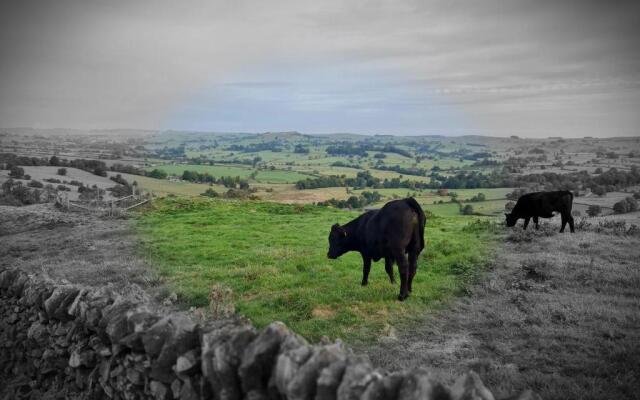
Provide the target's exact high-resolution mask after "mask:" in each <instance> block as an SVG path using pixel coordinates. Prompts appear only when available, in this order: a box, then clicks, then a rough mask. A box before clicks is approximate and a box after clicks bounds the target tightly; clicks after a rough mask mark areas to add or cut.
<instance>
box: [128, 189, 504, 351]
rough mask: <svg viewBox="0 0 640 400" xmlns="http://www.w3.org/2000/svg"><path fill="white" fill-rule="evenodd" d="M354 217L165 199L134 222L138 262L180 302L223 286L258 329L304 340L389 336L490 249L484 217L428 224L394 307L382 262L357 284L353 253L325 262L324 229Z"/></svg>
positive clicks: (444, 294)
mask: <svg viewBox="0 0 640 400" xmlns="http://www.w3.org/2000/svg"><path fill="white" fill-rule="evenodd" d="M357 215H358V214H357V213H355V212H348V211H339V210H335V209H330V208H324V207H317V206H299V205H284V204H275V203H265V202H235V201H221V200H197V201H194V200H187V199H165V200H162V201H159V202H156V203H155V204H154V206H153V208H152V209H149V210H147V211H146V212H145V213H144V214H143V215H142V216H141V217H140V218H139V221H138V230H139V232H140V234H141V235H142V237H143V238H144V239H143V240H144V246H143V248H144V252H145V254H146V256H147V257H148V258H149V259H150V260H153V263H154V264H155V265H157V269H158V272H159V273H160V275H161V276H162V277H164V278H165V279H166V280H167V281H168V283H170V284H171V285H173V286H174V287H175V289H176V291H177V294H178V297H179V299H180V301H181V302H183V303H184V304H186V305H190V306H196V307H206V306H207V305H208V303H209V296H210V295H212V296H216V295H217V294H219V293H226V289H230V290H231V293H232V294H230V295H229V298H228V299H227V300H228V301H229V302H232V303H233V304H234V305H235V308H236V310H237V311H238V312H239V313H240V314H242V315H245V316H247V317H248V318H250V319H251V320H252V321H253V322H254V323H255V324H257V325H258V326H264V325H266V324H268V323H269V322H271V321H273V320H282V321H284V322H285V323H287V324H288V325H289V326H291V327H293V328H294V329H295V330H296V331H297V332H299V333H300V334H302V335H304V336H306V337H307V338H309V339H311V340H317V339H319V338H320V337H321V336H328V337H330V338H337V337H340V338H343V339H346V340H349V341H356V340H358V341H365V340H368V339H369V338H372V337H377V336H381V335H385V334H389V332H391V331H392V330H393V325H394V324H396V323H397V322H398V321H400V320H403V319H404V318H405V317H406V316H408V315H421V314H424V313H425V312H428V311H429V310H434V309H436V308H437V307H439V306H440V305H441V304H443V303H444V302H446V301H447V300H449V299H450V298H452V297H453V296H454V295H455V294H456V293H459V292H460V290H462V289H463V288H464V287H465V285H467V284H468V283H469V282H471V281H472V280H473V279H474V277H476V276H477V274H478V273H479V272H480V271H481V270H482V268H483V266H484V265H485V259H486V257H488V256H489V254H490V253H491V249H492V248H493V243H494V242H493V234H492V233H491V231H490V230H489V227H490V225H489V224H488V221H486V220H485V223H480V222H476V221H479V220H478V219H477V218H471V217H460V216H451V217H445V216H434V217H431V218H428V222H427V225H428V230H429V233H430V234H429V235H428V237H427V249H426V251H425V252H423V254H422V256H421V259H420V261H419V272H418V275H417V276H416V278H415V281H414V291H413V294H412V295H411V297H410V298H409V300H408V301H406V302H405V303H400V302H398V301H396V300H395V299H396V297H397V294H398V290H399V287H398V285H391V284H390V283H389V281H388V278H387V277H386V274H385V273H384V266H383V265H382V263H376V264H374V266H373V268H372V271H371V276H370V283H369V286H367V287H361V286H360V280H361V274H362V264H361V258H360V256H359V255H358V254H357V253H351V254H347V255H345V256H343V257H342V258H340V259H338V260H329V259H327V257H326V252H327V247H328V245H327V236H328V232H329V228H330V227H331V225H332V224H333V223H335V222H339V223H344V222H347V221H349V220H351V219H352V218H354V217H355V216H357ZM248 227H251V229H248ZM396 274H397V271H396ZM212 288H213V293H212Z"/></svg>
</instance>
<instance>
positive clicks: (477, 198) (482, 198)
mask: <svg viewBox="0 0 640 400" xmlns="http://www.w3.org/2000/svg"><path fill="white" fill-rule="evenodd" d="M486 199H487V196H485V195H484V193H478V194H477V195H475V196H473V197H472V198H471V199H469V201H473V202H477V201H485V200H486Z"/></svg>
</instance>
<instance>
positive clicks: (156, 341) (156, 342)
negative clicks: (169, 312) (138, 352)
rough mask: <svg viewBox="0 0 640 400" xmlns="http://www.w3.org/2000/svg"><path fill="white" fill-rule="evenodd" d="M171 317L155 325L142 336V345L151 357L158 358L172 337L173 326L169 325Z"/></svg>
mask: <svg viewBox="0 0 640 400" xmlns="http://www.w3.org/2000/svg"><path fill="white" fill-rule="evenodd" d="M169 320H170V319H169V317H165V318H162V319H160V320H159V321H157V322H156V323H155V324H153V325H152V326H151V327H150V328H149V330H147V332H146V333H145V334H144V335H142V344H143V346H144V351H145V352H146V353H147V354H148V355H149V356H150V357H156V356H157V355H158V354H160V351H161V350H162V346H163V345H164V342H165V341H166V340H167V338H169V337H170V336H171V334H172V333H173V332H172V326H171V324H170V323H169Z"/></svg>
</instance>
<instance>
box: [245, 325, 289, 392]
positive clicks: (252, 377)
mask: <svg viewBox="0 0 640 400" xmlns="http://www.w3.org/2000/svg"><path fill="white" fill-rule="evenodd" d="M289 335H291V332H290V331H289V328H287V327H286V326H285V325H284V324H283V323H282V322H273V323H271V324H269V326H267V327H266V328H264V329H263V330H262V331H261V332H260V333H259V334H258V336H256V338H255V339H254V340H253V341H252V342H251V343H250V344H249V346H247V348H246V350H245V351H244V354H243V356H242V362H241V364H240V368H239V369H238V375H239V376H240V381H241V384H242V390H243V391H244V393H247V395H248V396H252V397H254V398H261V397H265V396H266V393H267V386H268V384H269V378H270V377H271V371H272V369H273V366H274V365H275V363H276V357H277V355H278V350H279V349H280V344H281V343H282V342H283V341H284V340H285V338H286V337H287V336H289Z"/></svg>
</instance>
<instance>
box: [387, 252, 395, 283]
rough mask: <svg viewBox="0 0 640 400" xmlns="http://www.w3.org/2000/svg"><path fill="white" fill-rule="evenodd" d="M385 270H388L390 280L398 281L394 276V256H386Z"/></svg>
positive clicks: (392, 281)
mask: <svg viewBox="0 0 640 400" xmlns="http://www.w3.org/2000/svg"><path fill="white" fill-rule="evenodd" d="M384 270H385V271H387V275H389V281H390V282H391V283H396V278H395V277H394V276H393V258H392V257H385V258H384Z"/></svg>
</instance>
